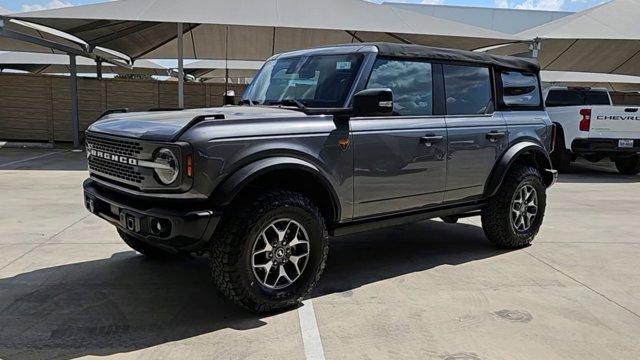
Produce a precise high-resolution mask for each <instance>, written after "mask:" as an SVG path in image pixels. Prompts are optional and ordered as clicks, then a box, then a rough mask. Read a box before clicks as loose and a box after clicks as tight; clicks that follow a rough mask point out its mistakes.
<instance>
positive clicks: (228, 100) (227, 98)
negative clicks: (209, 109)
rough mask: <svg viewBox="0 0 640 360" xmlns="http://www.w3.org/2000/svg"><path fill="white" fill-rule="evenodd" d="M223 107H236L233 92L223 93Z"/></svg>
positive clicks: (234, 93)
mask: <svg viewBox="0 0 640 360" xmlns="http://www.w3.org/2000/svg"><path fill="white" fill-rule="evenodd" d="M223 101H224V102H223V104H224V105H236V92H235V91H233V90H227V92H225V93H224V100H223Z"/></svg>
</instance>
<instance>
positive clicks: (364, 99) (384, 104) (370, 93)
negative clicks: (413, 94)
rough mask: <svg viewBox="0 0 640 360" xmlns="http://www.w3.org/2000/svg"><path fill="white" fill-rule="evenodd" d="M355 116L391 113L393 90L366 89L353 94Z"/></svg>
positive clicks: (387, 114)
mask: <svg viewBox="0 0 640 360" xmlns="http://www.w3.org/2000/svg"><path fill="white" fill-rule="evenodd" d="M353 113H354V115H355V116H391V115H393V91H391V89H366V90H362V91H360V92H358V93H356V94H355V95H354V96H353Z"/></svg>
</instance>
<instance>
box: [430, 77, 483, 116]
mask: <svg viewBox="0 0 640 360" xmlns="http://www.w3.org/2000/svg"><path fill="white" fill-rule="evenodd" d="M442 68H443V71H444V88H445V94H446V99H447V100H446V103H447V114H448V115H477V114H487V113H489V112H491V111H492V110H493V96H492V92H491V78H490V72H489V68H486V67H477V66H462V65H444V66H443V67H442Z"/></svg>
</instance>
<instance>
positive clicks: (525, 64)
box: [352, 43, 540, 72]
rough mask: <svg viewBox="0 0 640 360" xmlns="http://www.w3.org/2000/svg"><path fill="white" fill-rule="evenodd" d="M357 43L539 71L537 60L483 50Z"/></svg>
mask: <svg viewBox="0 0 640 360" xmlns="http://www.w3.org/2000/svg"><path fill="white" fill-rule="evenodd" d="M352 45H353V44H352ZM358 45H365V46H366V45H369V46H375V47H377V48H378V53H379V55H380V56H389V57H399V58H407V59H429V60H445V61H458V62H466V63H478V64H484V65H492V66H497V67H501V68H507V69H514V70H525V71H531V72H539V71H540V65H539V64H538V61H537V60H535V59H530V58H520V57H515V56H498V55H491V54H487V53H485V52H475V51H466V50H456V49H445V48H435V47H429V46H423V45H413V44H396V43H364V44H358Z"/></svg>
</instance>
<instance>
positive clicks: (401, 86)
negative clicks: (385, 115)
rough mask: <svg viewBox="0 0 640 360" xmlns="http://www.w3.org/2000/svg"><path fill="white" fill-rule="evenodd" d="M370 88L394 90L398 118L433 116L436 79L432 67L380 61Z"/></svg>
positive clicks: (386, 60)
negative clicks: (434, 83)
mask: <svg viewBox="0 0 640 360" xmlns="http://www.w3.org/2000/svg"><path fill="white" fill-rule="evenodd" d="M367 88H368V89H378V88H383V89H386V88H389V89H391V90H392V91H393V113H394V115H397V116H417V115H432V114H433V76H432V72H431V64H430V63H426V62H419V61H400V60H390V59H378V60H377V61H376V63H375V65H374V67H373V70H372V72H371V77H370V78H369V83H368V85H367Z"/></svg>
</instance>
